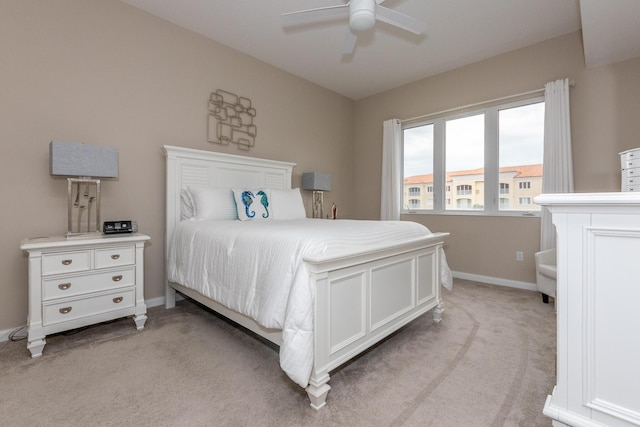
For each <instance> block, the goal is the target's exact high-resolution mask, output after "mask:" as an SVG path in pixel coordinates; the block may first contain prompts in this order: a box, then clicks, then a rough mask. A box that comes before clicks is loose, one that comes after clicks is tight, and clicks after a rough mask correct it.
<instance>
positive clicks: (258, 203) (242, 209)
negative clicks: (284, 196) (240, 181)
mask: <svg viewBox="0 0 640 427" xmlns="http://www.w3.org/2000/svg"><path fill="white" fill-rule="evenodd" d="M233 197H234V198H235V200H236V207H237V209H238V219H239V220H240V221H248V220H265V219H271V206H270V203H271V191H270V190H269V189H268V188H265V189H257V190H233Z"/></svg>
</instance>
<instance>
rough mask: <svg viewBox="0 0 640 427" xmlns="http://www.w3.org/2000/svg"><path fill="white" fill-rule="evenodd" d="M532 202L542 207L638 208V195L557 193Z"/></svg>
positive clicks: (631, 193)
mask: <svg viewBox="0 0 640 427" xmlns="http://www.w3.org/2000/svg"><path fill="white" fill-rule="evenodd" d="M534 202H536V203H537V204H539V205H542V206H582V205H584V206H640V193H634V192H609V193H557V194H541V195H539V196H537V197H535V198H534Z"/></svg>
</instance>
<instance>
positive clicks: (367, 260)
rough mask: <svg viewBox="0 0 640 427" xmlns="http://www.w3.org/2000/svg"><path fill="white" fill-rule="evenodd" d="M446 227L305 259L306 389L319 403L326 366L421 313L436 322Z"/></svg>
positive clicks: (315, 403)
mask: <svg viewBox="0 0 640 427" xmlns="http://www.w3.org/2000/svg"><path fill="white" fill-rule="evenodd" d="M447 235H448V234H447V233H434V234H433V235H432V236H431V237H430V238H427V239H423V240H420V241H417V242H413V243H411V244H405V245H401V246H395V247H387V248H380V249H377V250H376V249H373V250H370V251H367V252H365V253H360V254H350V255H349V256H347V257H344V256H341V255H340V254H336V255H335V256H330V257H308V258H306V259H305V262H306V263H307V268H308V270H309V272H310V275H311V279H312V283H313V285H314V290H315V292H316V295H315V319H314V322H315V324H314V339H315V341H314V347H315V358H314V365H313V371H312V375H311V379H310V381H309V386H308V387H307V393H308V395H309V398H310V400H311V406H312V407H313V408H315V409H320V408H321V407H322V406H324V404H325V399H326V396H327V393H328V392H329V389H330V387H329V386H328V384H327V383H328V381H329V372H330V371H331V370H332V369H335V368H337V367H338V366H340V365H342V364H343V363H345V362H347V361H348V360H350V359H352V358H353V357H355V356H356V355H358V354H360V353H362V352H363V351H364V350H366V349H368V348H369V347H371V346H372V345H374V344H375V343H377V342H379V341H380V340H382V339H383V338H385V337H387V336H388V335H389V334H391V333H392V332H394V331H396V330H398V329H399V328H401V327H402V326H404V325H406V324H407V323H409V322H410V321H412V320H413V319H415V318H416V317H418V316H420V315H421V314H424V313H426V312H427V311H429V310H432V309H433V310H434V311H433V316H434V320H435V321H436V322H439V321H440V319H441V314H442V311H443V304H442V300H441V298H440V276H439V271H440V269H439V266H440V261H439V256H440V255H439V254H440V249H441V247H442V239H443V238H444V237H445V236H447Z"/></svg>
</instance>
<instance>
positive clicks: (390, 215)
mask: <svg viewBox="0 0 640 427" xmlns="http://www.w3.org/2000/svg"><path fill="white" fill-rule="evenodd" d="M401 141H402V126H401V125H400V120H398V119H390V120H385V121H384V123H383V124H382V194H381V196H380V219H381V220H387V221H399V220H400V199H401V194H400V191H401V188H402V187H401V185H400V184H401V181H402V176H401V171H402V163H401V162H402V147H401V146H400V144H401Z"/></svg>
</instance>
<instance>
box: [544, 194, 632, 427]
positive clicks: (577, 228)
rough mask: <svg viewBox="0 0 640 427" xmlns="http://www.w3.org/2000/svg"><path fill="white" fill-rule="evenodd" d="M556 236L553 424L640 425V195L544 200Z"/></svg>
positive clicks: (560, 196) (546, 196)
mask: <svg viewBox="0 0 640 427" xmlns="http://www.w3.org/2000/svg"><path fill="white" fill-rule="evenodd" d="M535 201H536V203H538V204H540V205H543V206H546V207H548V208H549V209H550V211H551V213H552V218H553V224H554V225H555V226H556V231H557V248H558V251H557V254H558V283H557V299H556V307H557V310H558V314H557V316H558V324H557V327H558V330H557V334H558V343H557V345H558V347H557V384H556V386H555V388H554V391H553V394H552V395H551V396H549V397H548V398H547V401H546V404H545V406H544V414H545V415H547V416H548V417H550V418H551V419H552V420H554V421H553V425H554V426H563V425H570V426H618V427H620V426H638V425H640V274H639V273H640V270H639V268H640V194H636V193H594V194H588V193H573V194H543V195H540V196H538V197H536V199H535Z"/></svg>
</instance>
